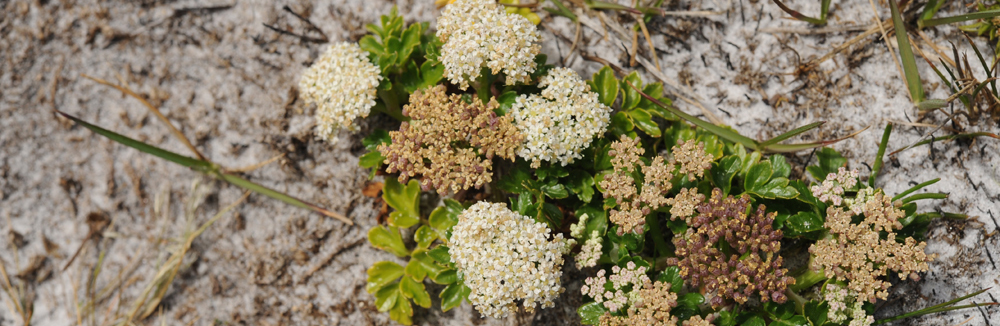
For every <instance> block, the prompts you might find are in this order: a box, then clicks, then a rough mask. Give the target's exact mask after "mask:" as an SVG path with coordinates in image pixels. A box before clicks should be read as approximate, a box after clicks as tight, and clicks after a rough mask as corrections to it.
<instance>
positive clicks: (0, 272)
mask: <svg viewBox="0 0 1000 326" xmlns="http://www.w3.org/2000/svg"><path fill="white" fill-rule="evenodd" d="M0 277H2V279H0V281H3V284H0V285H2V286H3V291H4V293H6V294H7V298H8V299H10V302H11V303H10V304H9V306H10V307H11V309H10V310H11V311H14V312H17V314H18V315H20V316H21V321H22V322H23V323H24V325H30V324H31V316H32V315H33V314H34V305H33V304H32V303H31V302H30V300H28V294H27V292H26V291H24V289H23V288H15V287H14V285H13V284H12V283H11V282H10V275H8V274H7V266H6V264H4V262H3V259H0Z"/></svg>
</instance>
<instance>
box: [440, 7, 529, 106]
mask: <svg viewBox="0 0 1000 326" xmlns="http://www.w3.org/2000/svg"><path fill="white" fill-rule="evenodd" d="M437 28H438V31H437V37H438V38H439V39H441V41H442V42H444V45H443V46H441V63H443V64H444V75H445V77H448V80H450V81H451V82H452V83H453V84H457V85H458V86H459V88H461V89H463V90H464V89H466V88H468V87H469V81H473V80H475V79H476V77H479V72H480V69H481V68H482V67H483V66H485V67H487V68H489V69H490V71H492V72H493V74H499V73H500V72H501V71H503V73H504V74H505V75H506V76H507V85H513V84H514V83H516V82H526V81H528V74H530V73H532V72H534V71H535V55H537V54H538V51H539V50H541V46H539V45H538V44H535V43H537V42H538V40H539V39H540V38H541V36H540V35H539V34H538V30H537V28H535V25H534V24H532V23H531V22H530V21H528V19H527V18H524V17H523V16H521V15H517V14H509V13H507V12H505V11H504V9H502V8H499V7H498V6H497V3H496V1H494V0H458V1H455V3H453V4H450V5H448V7H447V8H445V9H444V12H442V13H441V17H439V18H438V21H437Z"/></svg>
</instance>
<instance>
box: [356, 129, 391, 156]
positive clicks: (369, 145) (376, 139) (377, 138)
mask: <svg viewBox="0 0 1000 326" xmlns="http://www.w3.org/2000/svg"><path fill="white" fill-rule="evenodd" d="M391 142H392V138H391V137H389V132H387V131H385V130H384V129H375V131H372V133H371V134H369V135H368V136H367V137H365V138H364V139H362V140H361V145H364V146H365V149H367V150H369V151H374V150H377V149H378V145H381V144H389V143H391Z"/></svg>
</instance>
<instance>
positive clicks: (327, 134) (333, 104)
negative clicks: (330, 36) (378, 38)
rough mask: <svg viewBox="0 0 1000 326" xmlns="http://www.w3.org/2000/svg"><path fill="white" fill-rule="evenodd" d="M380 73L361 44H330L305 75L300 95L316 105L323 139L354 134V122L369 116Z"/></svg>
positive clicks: (334, 138)
mask: <svg viewBox="0 0 1000 326" xmlns="http://www.w3.org/2000/svg"><path fill="white" fill-rule="evenodd" d="M380 71H381V70H380V69H379V67H378V66H377V65H374V64H372V63H371V61H369V60H368V52H365V51H364V50H361V47H359V46H358V44H356V43H347V42H341V43H336V44H333V45H331V46H330V48H328V49H327V50H326V52H323V55H321V56H320V57H319V59H317V60H316V63H314V64H313V65H312V67H309V69H307V70H306V72H305V73H303V74H302V78H301V79H300V80H299V92H300V94H301V96H302V99H303V100H305V102H306V103H316V106H317V109H316V120H317V124H316V132H317V134H318V136H319V137H320V138H322V139H324V140H327V141H330V142H336V141H337V132H338V131H339V130H340V129H342V128H344V129H348V130H351V131H354V130H355V129H356V127H355V126H354V125H353V124H352V122H353V121H354V119H355V118H358V117H362V118H363V117H367V116H368V113H370V112H371V108H372V107H373V106H375V92H376V88H377V87H378V84H379V82H380V81H381V80H382V76H381V75H379V72H380Z"/></svg>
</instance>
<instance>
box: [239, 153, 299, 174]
mask: <svg viewBox="0 0 1000 326" xmlns="http://www.w3.org/2000/svg"><path fill="white" fill-rule="evenodd" d="M282 157H285V154H284V153H282V154H278V155H275V156H274V157H272V158H269V159H267V161H264V162H260V163H257V164H254V165H251V166H245V167H242V168H236V169H226V172H232V173H247V172H250V171H253V170H256V169H259V168H262V167H264V166H265V165H268V164H271V163H274V161H277V160H278V159H280V158H282Z"/></svg>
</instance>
